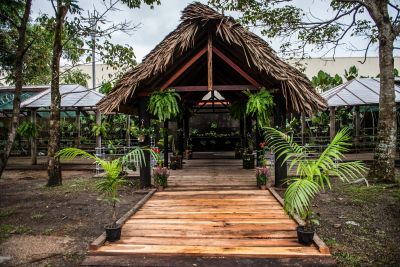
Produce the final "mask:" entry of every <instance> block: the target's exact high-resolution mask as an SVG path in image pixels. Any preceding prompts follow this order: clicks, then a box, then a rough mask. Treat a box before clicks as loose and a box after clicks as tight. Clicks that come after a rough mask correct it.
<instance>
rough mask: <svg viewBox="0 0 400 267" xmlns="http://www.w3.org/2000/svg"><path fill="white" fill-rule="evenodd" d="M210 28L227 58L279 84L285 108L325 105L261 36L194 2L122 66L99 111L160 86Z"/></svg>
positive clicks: (121, 106)
mask: <svg viewBox="0 0 400 267" xmlns="http://www.w3.org/2000/svg"><path fill="white" fill-rule="evenodd" d="M209 31H211V32H212V35H213V38H214V39H215V40H216V42H215V45H216V46H219V47H220V48H221V50H223V51H224V52H227V53H230V55H231V57H230V58H231V59H232V60H235V61H236V64H237V65H239V66H241V67H243V68H244V69H245V70H246V71H247V73H248V74H249V75H251V76H252V78H254V79H255V80H257V82H259V83H260V84H261V85H263V86H266V87H267V89H268V88H271V89H273V88H278V89H279V90H282V94H283V96H284V97H285V99H286V106H287V108H288V110H292V111H296V112H306V113H312V112H314V111H317V110H320V109H322V108H325V107H326V101H325V99H323V98H322V97H321V96H320V95H319V94H318V93H316V92H315V90H314V89H313V87H312V85H311V83H310V81H309V80H308V79H307V77H306V76H305V75H304V74H302V73H301V72H300V71H298V70H297V69H296V68H294V67H292V66H290V65H289V64H287V63H285V62H284V61H282V60H281V59H279V58H278V57H277V56H276V53H275V51H274V50H273V49H272V48H271V47H270V46H269V45H268V44H267V43H266V42H265V41H264V40H263V39H262V38H260V37H259V36H257V35H255V34H254V33H252V32H250V31H249V30H247V29H246V28H244V27H243V26H241V25H240V24H239V23H237V22H236V21H235V20H234V19H233V18H232V17H228V16H224V15H222V14H220V13H218V12H217V11H215V10H213V9H212V8H210V7H208V6H206V5H203V4H201V3H197V2H195V3H193V4H190V5H188V6H187V7H186V8H185V9H184V10H183V13H182V17H181V23H180V24H179V25H178V27H177V28H176V29H175V30H174V31H172V32H171V33H170V34H168V35H167V36H166V37H165V38H164V40H163V41H161V43H159V44H158V45H157V46H156V47H155V48H154V49H153V50H152V51H151V52H150V53H149V54H148V55H147V56H146V57H145V58H144V59H143V61H142V63H140V64H139V65H137V66H136V67H135V68H133V69H132V70H130V71H128V72H126V73H125V74H124V75H123V76H122V78H121V79H120V80H119V81H118V82H117V83H116V85H115V87H114V89H113V91H112V92H111V93H110V94H109V95H107V96H106V97H105V98H103V99H102V100H101V101H100V102H99V104H98V107H99V109H100V111H101V112H104V113H109V112H113V111H119V112H127V111H128V110H130V107H131V106H132V99H133V98H134V96H135V95H136V94H138V93H139V92H140V91H141V90H149V89H150V90H155V89H158V88H160V86H161V83H163V81H164V82H165V80H167V79H168V78H169V77H170V76H171V75H172V74H173V72H172V71H174V70H176V66H179V65H183V64H184V63H185V61H184V60H187V58H188V57H189V56H190V55H193V54H194V52H195V51H196V50H197V51H198V50H199V49H200V48H202V47H203V46H204V45H206V44H207V35H208V32H209Z"/></svg>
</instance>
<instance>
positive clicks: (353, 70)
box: [344, 66, 358, 81]
mask: <svg viewBox="0 0 400 267" xmlns="http://www.w3.org/2000/svg"><path fill="white" fill-rule="evenodd" d="M344 77H345V78H346V80H348V81H351V80H354V79H355V78H357V77H358V69H357V67H356V66H351V67H350V68H349V70H348V71H347V70H344Z"/></svg>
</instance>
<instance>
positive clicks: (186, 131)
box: [183, 114, 190, 149]
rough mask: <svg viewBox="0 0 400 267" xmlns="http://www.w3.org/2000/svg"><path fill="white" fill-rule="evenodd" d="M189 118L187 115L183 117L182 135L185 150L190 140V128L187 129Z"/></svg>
mask: <svg viewBox="0 0 400 267" xmlns="http://www.w3.org/2000/svg"><path fill="white" fill-rule="evenodd" d="M189 120H190V118H189V116H188V115H187V114H185V115H184V117H183V135H184V137H185V140H184V142H185V149H187V144H188V142H189V138H190V128H189Z"/></svg>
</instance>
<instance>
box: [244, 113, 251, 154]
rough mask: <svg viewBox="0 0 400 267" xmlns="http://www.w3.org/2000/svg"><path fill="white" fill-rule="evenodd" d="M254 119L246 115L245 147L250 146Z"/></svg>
mask: <svg viewBox="0 0 400 267" xmlns="http://www.w3.org/2000/svg"><path fill="white" fill-rule="evenodd" d="M251 126H252V119H251V117H250V116H246V117H245V132H244V134H245V136H244V138H245V144H244V145H245V147H247V148H248V147H249V142H250V140H249V139H251V133H252V127H251Z"/></svg>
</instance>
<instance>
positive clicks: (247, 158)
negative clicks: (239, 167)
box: [243, 154, 254, 169]
mask: <svg viewBox="0 0 400 267" xmlns="http://www.w3.org/2000/svg"><path fill="white" fill-rule="evenodd" d="M243 169H254V155H253V154H243Z"/></svg>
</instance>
